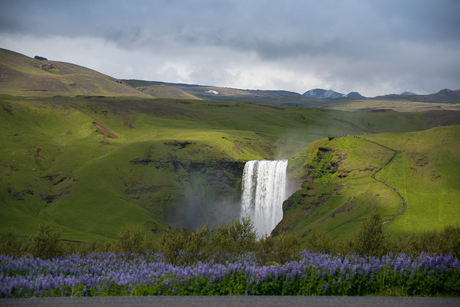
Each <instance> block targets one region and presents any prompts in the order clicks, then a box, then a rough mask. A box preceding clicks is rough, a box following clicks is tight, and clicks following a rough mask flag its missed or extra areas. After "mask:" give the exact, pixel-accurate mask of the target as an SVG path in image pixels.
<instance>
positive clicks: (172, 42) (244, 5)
mask: <svg viewBox="0 0 460 307" xmlns="http://www.w3.org/2000/svg"><path fill="white" fill-rule="evenodd" d="M0 47H1V48H6V49H10V50H12V51H16V52H19V53H22V54H25V55H27V56H30V57H33V56H35V55H40V56H44V57H46V58H48V59H50V60H56V61H64V62H71V63H74V64H78V65H82V66H85V67H88V68H91V69H95V70H97V71H100V72H102V73H104V74H107V75H110V76H112V77H115V78H119V79H142V80H152V81H165V82H180V83H192V84H201V85H215V86H224V87H233V88H243V89H265V90H288V91H294V92H298V93H304V92H305V91H307V90H310V89H314V88H324V89H332V90H335V91H338V92H341V93H345V94H347V93H349V92H351V91H358V92H360V93H361V94H362V95H364V96H369V97H372V96H376V95H382V94H391V93H401V92H403V91H411V92H415V93H418V94H428V93H435V92H438V91H439V90H440V89H443V88H450V89H452V90H457V89H460V1H459V0H452V1H448V0H432V1H425V0H413V1H409V0H396V1H393V0H385V1H374V0H369V1H364V0H362V1H358V0H357V1H352V0H347V1H342V0H337V1H332V0H331V1H329V0H318V1H307V0H295V1H289V0H283V1H263V0H242V1H239V0H232V1H230V0H195V1H191V0H190V1H188V0H177V1H176V0H170V1H167V0H163V1H160V0H158V1H155V0H136V1H133V0H128V1H123V0H116V1H108V0H89V1H86V0H78V1H62V0H49V1H47V0H39V1H38V0H33V1H23V0H15V1H7V0H1V10H0Z"/></svg>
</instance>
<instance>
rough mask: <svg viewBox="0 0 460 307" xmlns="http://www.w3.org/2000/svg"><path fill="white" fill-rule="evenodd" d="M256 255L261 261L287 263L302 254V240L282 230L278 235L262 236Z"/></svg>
mask: <svg viewBox="0 0 460 307" xmlns="http://www.w3.org/2000/svg"><path fill="white" fill-rule="evenodd" d="M257 244H258V249H257V252H256V257H257V259H259V262H260V263H262V264H263V263H286V262H288V261H292V260H295V259H296V258H298V256H299V255H300V241H299V239H297V237H296V236H294V235H292V234H287V233H286V232H282V233H281V234H279V235H278V236H276V237H272V236H270V237H268V236H264V237H262V238H261V239H260V240H259V242H258V243H257Z"/></svg>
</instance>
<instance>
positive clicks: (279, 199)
mask: <svg viewBox="0 0 460 307" xmlns="http://www.w3.org/2000/svg"><path fill="white" fill-rule="evenodd" d="M287 164H288V160H255V161H248V162H247V163H246V164H245V166H244V171H243V187H242V188H243V195H242V199H241V216H249V217H250V218H251V220H252V221H253V222H254V226H255V228H256V231H257V233H258V234H259V235H263V234H268V235H269V234H270V233H271V231H272V230H273V229H274V228H275V227H276V225H277V224H278V223H279V222H280V221H281V219H282V218H283V201H285V200H286V167H287Z"/></svg>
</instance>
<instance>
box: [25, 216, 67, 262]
mask: <svg viewBox="0 0 460 307" xmlns="http://www.w3.org/2000/svg"><path fill="white" fill-rule="evenodd" d="M60 237H61V231H57V232H51V225H50V224H48V223H43V224H40V226H39V229H38V233H37V235H36V236H32V237H30V240H31V245H30V247H29V249H30V250H29V251H30V253H31V254H32V255H33V256H34V257H38V258H42V259H49V258H52V257H56V256H61V255H62V254H63V248H62V246H61V244H60V242H59V239H60Z"/></svg>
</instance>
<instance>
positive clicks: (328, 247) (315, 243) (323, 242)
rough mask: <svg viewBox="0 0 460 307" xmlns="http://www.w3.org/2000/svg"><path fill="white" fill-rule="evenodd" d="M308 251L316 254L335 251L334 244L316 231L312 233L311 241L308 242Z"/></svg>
mask: <svg viewBox="0 0 460 307" xmlns="http://www.w3.org/2000/svg"><path fill="white" fill-rule="evenodd" d="M309 249H310V250H311V251H312V252H318V253H326V254H329V253H332V252H334V250H335V243H334V242H333V241H332V239H331V238H330V237H329V236H328V235H326V234H324V233H320V232H319V231H318V230H315V231H313V234H312V237H311V240H310V246H309Z"/></svg>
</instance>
